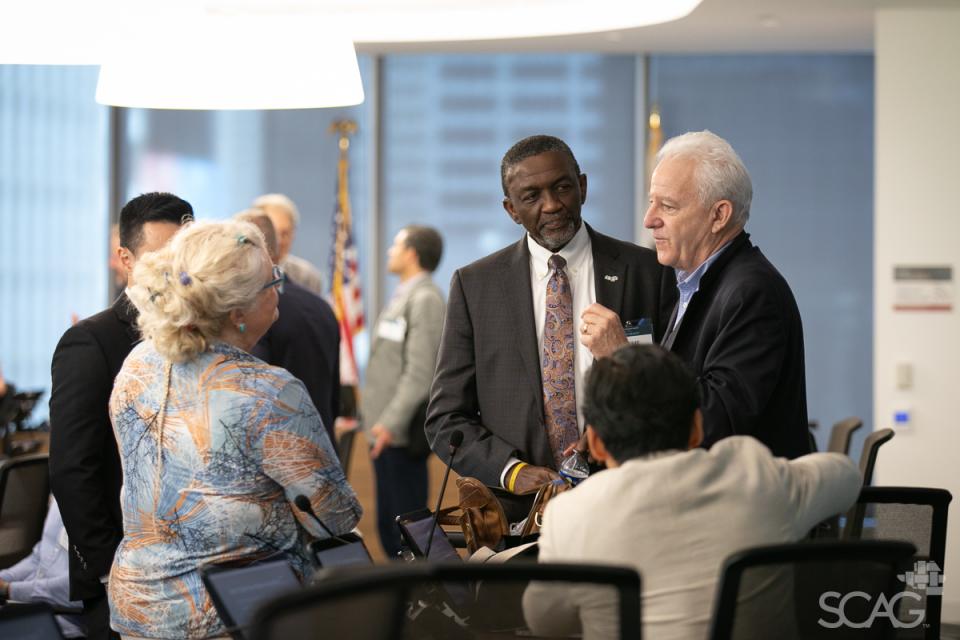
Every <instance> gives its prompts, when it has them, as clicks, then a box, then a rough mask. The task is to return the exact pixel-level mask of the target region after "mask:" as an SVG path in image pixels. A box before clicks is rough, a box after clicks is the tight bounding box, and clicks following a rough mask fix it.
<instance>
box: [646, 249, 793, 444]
mask: <svg viewBox="0 0 960 640" xmlns="http://www.w3.org/2000/svg"><path fill="white" fill-rule="evenodd" d="M671 277H672V276H671ZM664 346H667V347H668V348H669V349H670V350H671V351H674V352H675V353H677V354H678V355H679V356H680V357H682V358H683V359H684V360H685V361H686V362H687V363H689V364H690V366H691V367H692V368H693V370H694V373H695V374H696V375H697V376H698V378H699V381H700V391H701V394H702V409H703V418H704V421H703V425H704V436H705V438H704V446H706V447H709V446H710V445H712V444H713V443H714V442H716V441H718V440H720V439H721V438H725V437H727V436H731V435H751V436H754V437H755V438H757V439H758V440H760V441H761V442H762V443H764V444H765V445H766V446H767V447H769V448H770V450H771V451H772V452H773V454H774V455H776V456H785V457H787V458H796V457H798V456H801V455H804V454H806V453H809V451H810V445H809V440H808V438H807V429H808V426H807V389H806V376H805V373H804V361H803V326H802V324H801V322H800V311H799V310H798V309H797V303H796V300H794V298H793V293H792V292H791V291H790V285H788V284H787V281H786V280H784V278H783V276H781V275H780V272H778V271H777V270H776V268H775V267H774V266H773V265H772V264H770V262H769V261H768V260H767V259H766V257H764V255H763V254H762V253H761V252H760V249H759V248H757V247H755V246H753V245H752V244H751V243H750V235H749V234H748V233H745V232H742V233H741V234H740V235H738V236H737V237H736V238H734V240H733V241H732V242H731V243H730V246H728V247H727V248H726V250H724V252H723V253H722V254H720V256H719V257H718V258H717V260H716V262H714V263H713V264H712V265H710V268H709V269H707V272H706V273H705V274H704V275H703V279H702V280H701V281H700V289H699V290H698V291H697V293H695V294H694V295H693V298H692V299H691V300H690V304H689V306H688V307H687V311H686V313H685V314H684V316H683V319H682V322H681V323H680V326H679V327H678V328H677V331H676V332H675V335H674V336H673V337H672V339H671V337H670V336H668V337H667V339H666V341H665V342H664Z"/></svg>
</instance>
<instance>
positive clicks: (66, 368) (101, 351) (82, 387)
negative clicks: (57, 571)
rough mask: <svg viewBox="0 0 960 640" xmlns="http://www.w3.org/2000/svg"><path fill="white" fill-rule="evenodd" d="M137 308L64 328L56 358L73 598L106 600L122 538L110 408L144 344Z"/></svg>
mask: <svg viewBox="0 0 960 640" xmlns="http://www.w3.org/2000/svg"><path fill="white" fill-rule="evenodd" d="M136 317H137V312H136V309H135V308H134V307H133V305H132V304H131V303H130V301H129V300H128V299H127V296H126V295H121V296H120V297H119V298H117V300H116V301H115V302H114V303H113V306H112V307H110V308H109V309H107V310H105V311H101V312H100V313H98V314H96V315H94V316H91V317H89V318H87V319H86V320H83V321H81V322H78V323H77V324H76V325H74V326H72V327H70V328H69V329H67V331H66V333H64V334H63V337H62V338H60V343H59V344H58V345H57V348H56V351H54V353H53V365H52V371H51V373H52V376H53V389H52V391H51V394H50V486H51V488H52V489H53V495H54V496H56V498H57V504H58V506H59V507H60V513H61V515H62V516H63V524H64V526H65V527H66V529H67V536H68V537H69V539H70V599H71V600H81V599H88V598H96V597H99V596H102V595H103V593H104V589H103V585H102V584H101V583H100V576H103V575H106V574H107V573H109V572H110V565H111V564H112V562H113V553H114V551H116V548H117V545H118V544H119V543H120V539H121V538H122V537H123V518H122V516H121V513H120V486H121V484H122V477H121V469H120V454H119V453H118V451H117V443H116V440H115V438H114V435H113V427H112V426H111V424H110V415H109V410H108V405H109V402H110V393H111V391H112V390H113V379H114V378H115V377H116V376H117V373H118V372H119V371H120V368H121V366H123V361H124V359H125V358H126V357H127V354H129V353H130V350H131V349H132V348H133V345H134V343H136V342H137V341H138V340H139V335H138V332H137V329H136V325H135V320H136Z"/></svg>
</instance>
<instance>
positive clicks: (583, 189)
mask: <svg viewBox="0 0 960 640" xmlns="http://www.w3.org/2000/svg"><path fill="white" fill-rule="evenodd" d="M578 180H579V181H580V204H583V203H585V202H586V201H587V174H585V173H581V174H580V177H579V178H578Z"/></svg>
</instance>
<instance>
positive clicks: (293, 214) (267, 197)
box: [252, 193, 300, 227]
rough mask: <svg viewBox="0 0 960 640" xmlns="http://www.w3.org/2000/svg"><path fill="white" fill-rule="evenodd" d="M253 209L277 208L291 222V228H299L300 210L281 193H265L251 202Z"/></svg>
mask: <svg viewBox="0 0 960 640" xmlns="http://www.w3.org/2000/svg"><path fill="white" fill-rule="evenodd" d="M252 207H253V208H255V209H265V208H267V207H277V208H279V209H283V210H284V211H285V212H286V213H287V215H288V216H290V219H291V220H293V226H294V227H299V226H300V210H299V209H297V205H296V204H295V203H294V202H293V200H291V199H290V198H288V197H287V196H285V195H283V194H282V193H267V194H264V195H262V196H260V197H259V198H257V199H256V200H254V201H253V205H252Z"/></svg>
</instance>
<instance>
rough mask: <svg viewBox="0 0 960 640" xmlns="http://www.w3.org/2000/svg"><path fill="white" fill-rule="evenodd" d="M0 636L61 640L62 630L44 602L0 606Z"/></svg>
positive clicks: (31, 639)
mask: <svg viewBox="0 0 960 640" xmlns="http://www.w3.org/2000/svg"><path fill="white" fill-rule="evenodd" d="M0 638H20V639H21V640H61V639H62V638H63V632H61V630H60V625H58V624H57V620H56V618H54V616H53V611H52V610H51V609H50V607H49V606H47V605H46V604H17V605H12V606H9V607H0Z"/></svg>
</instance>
